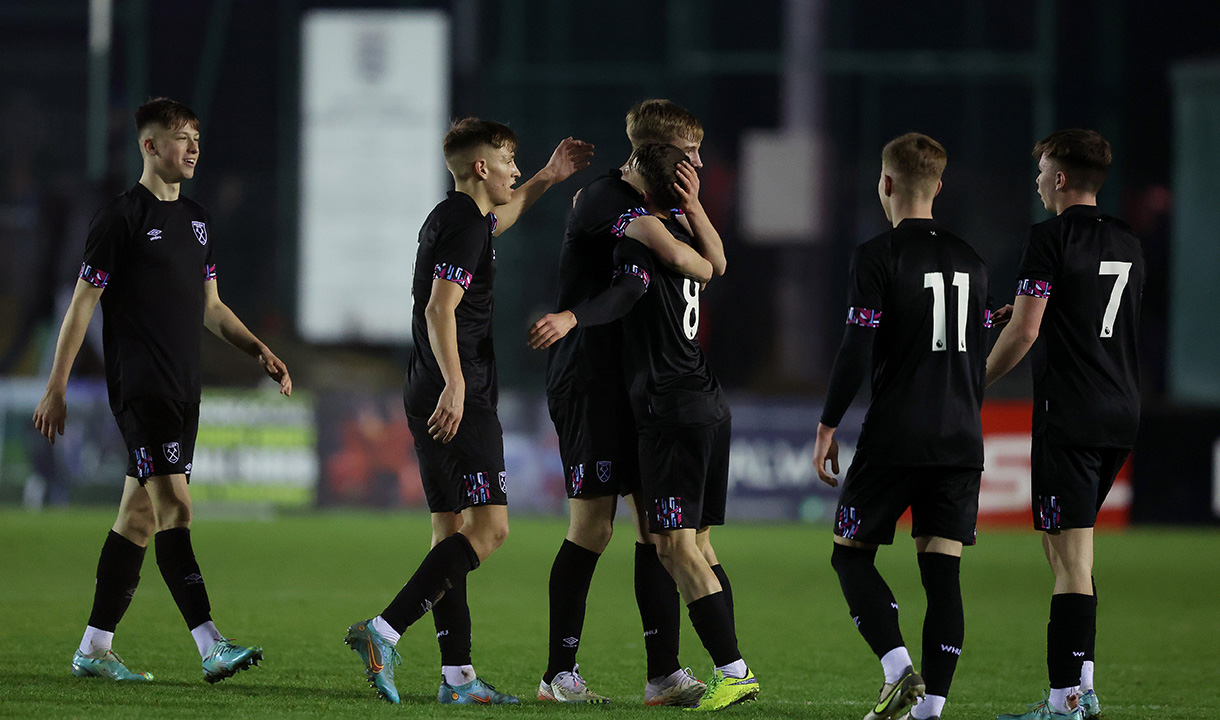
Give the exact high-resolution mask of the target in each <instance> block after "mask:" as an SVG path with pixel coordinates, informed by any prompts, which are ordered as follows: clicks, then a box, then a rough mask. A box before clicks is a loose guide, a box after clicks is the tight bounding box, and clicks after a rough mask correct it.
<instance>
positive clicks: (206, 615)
mask: <svg viewBox="0 0 1220 720" xmlns="http://www.w3.org/2000/svg"><path fill="white" fill-rule="evenodd" d="M155 542H156V546H157V547H156V553H157V567H159V568H160V569H161V577H163V578H165V584H166V586H167V587H169V594H170V595H172V596H173V598H174V602H175V603H177V605H178V611H179V612H181V613H182V619H183V620H186V627H187V629H189V630H194V629H195V628H197V627H199V626H200V625H202V624H204V623H205V622H208V621H209V620H211V619H212V606H211V605H210V604H209V603H208V591H207V588H206V587H204V584H203V575H202V573H200V572H199V563H198V562H196V561H195V550H194V549H193V548H192V547H191V530H190V528H170V529H169V530H162V531H161V532H159V533H157V534H156V537H155Z"/></svg>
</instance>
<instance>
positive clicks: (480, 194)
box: [453, 180, 496, 216]
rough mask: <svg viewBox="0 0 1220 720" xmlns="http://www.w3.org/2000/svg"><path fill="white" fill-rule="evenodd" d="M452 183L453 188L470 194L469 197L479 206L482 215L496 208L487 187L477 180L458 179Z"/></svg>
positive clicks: (464, 193)
mask: <svg viewBox="0 0 1220 720" xmlns="http://www.w3.org/2000/svg"><path fill="white" fill-rule="evenodd" d="M453 185H454V187H453V189H454V190H457V191H458V192H460V193H462V194H463V195H468V196H470V199H471V200H474V204H475V205H478V206H479V212H480V213H482V214H483V215H484V216H486V215H487V213H489V212H491V211H492V210H494V209H495V208H496V204H495V203H494V202H492V201H491V197H490V196H489V195H488V194H487V187H486V186H485V185H483V183H481V182H479V181H478V180H459V181H457V182H455V183H454V184H453Z"/></svg>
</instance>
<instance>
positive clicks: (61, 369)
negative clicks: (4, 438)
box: [34, 280, 103, 444]
mask: <svg viewBox="0 0 1220 720" xmlns="http://www.w3.org/2000/svg"><path fill="white" fill-rule="evenodd" d="M102 290H103V289H102V288H100V287H96V286H94V285H93V284H92V283H89V282H86V281H84V280H77V281H76V288H75V289H74V290H73V291H72V302H71V303H70V304H69V305H68V311H67V312H66V313H64V322H63V325H61V326H60V328H59V340H57V341H56V343H55V360H54V362H53V363H52V365H51V376H50V378H48V379H47V390H46V392H45V393H43V396H42V400H40V401H39V402H38V406H37V407H36V408H34V427H36V428H38V432H40V433H42V434H43V435H44V436H45V437H46V438H47V439H48V440H50V441H51V444H54V443H55V435H56V434H59V435H63V434H64V423H65V422H66V421H67V418H68V403H67V400H66V398H65V395H66V393H67V390H68V375H69V374H70V373H71V372H72V363H74V362H75V361H76V354H77V353H78V352H80V346H81V343H82V342H84V340H85V331H86V330H88V329H89V320H90V319H91V318H92V317H93V311H94V309H95V308H97V303H98V301H99V300H101V299H102Z"/></svg>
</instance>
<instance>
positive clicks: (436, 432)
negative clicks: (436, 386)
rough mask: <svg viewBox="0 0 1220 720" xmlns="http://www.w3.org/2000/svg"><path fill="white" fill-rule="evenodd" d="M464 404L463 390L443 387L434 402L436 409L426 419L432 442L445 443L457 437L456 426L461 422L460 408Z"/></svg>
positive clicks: (464, 391)
mask: <svg viewBox="0 0 1220 720" xmlns="http://www.w3.org/2000/svg"><path fill="white" fill-rule="evenodd" d="M465 402H466V390H465V388H462V389H458V388H455V387H454V386H453V385H445V389H444V390H442V391H441V396H440V398H438V399H437V401H436V409H435V410H433V411H432V417H430V418H428V434H429V435H430V436H432V439H433V440H436V441H437V442H440V443H447V442H449V441H450V440H452V439H453V436H455V435H457V431H458V425H460V424H461V422H462V406H463V404H464V403H465Z"/></svg>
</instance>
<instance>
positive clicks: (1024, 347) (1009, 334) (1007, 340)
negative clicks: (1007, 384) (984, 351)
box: [987, 322, 1038, 385]
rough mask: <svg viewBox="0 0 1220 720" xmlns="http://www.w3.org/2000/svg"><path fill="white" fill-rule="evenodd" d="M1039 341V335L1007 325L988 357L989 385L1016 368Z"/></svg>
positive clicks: (1016, 326) (1014, 325)
mask: <svg viewBox="0 0 1220 720" xmlns="http://www.w3.org/2000/svg"><path fill="white" fill-rule="evenodd" d="M1037 339H1038V335H1037V333H1033V334H1030V333H1029V332H1025V331H1022V330H1021V328H1020V326H1019V325H1017V323H1011V322H1010V323H1009V324H1008V325H1006V326H1005V327H1004V330H1003V331H1002V332H1000V337H999V338H998V339H997V340H996V342H995V347H993V348H991V354H989V355H988V356H987V384H988V385H991V384H992V383H994V382H995V381H996V380H999V379H1000V378H1002V377H1004V376H1005V375H1006V374H1008V371H1009V370H1012V369H1013V368H1014V367H1016V366H1017V363H1019V362H1021V358H1023V357H1025V354H1026V353H1027V352H1029V349H1030V348H1031V347H1033V345H1034V341H1035V340H1037Z"/></svg>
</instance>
